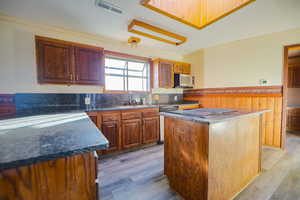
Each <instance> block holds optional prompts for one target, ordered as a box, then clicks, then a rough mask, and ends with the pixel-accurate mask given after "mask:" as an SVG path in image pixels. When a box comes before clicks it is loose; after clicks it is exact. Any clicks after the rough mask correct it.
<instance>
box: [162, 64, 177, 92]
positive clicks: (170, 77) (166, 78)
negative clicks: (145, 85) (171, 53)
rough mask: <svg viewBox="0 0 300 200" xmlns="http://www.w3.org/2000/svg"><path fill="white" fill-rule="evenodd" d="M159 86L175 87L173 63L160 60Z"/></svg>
mask: <svg viewBox="0 0 300 200" xmlns="http://www.w3.org/2000/svg"><path fill="white" fill-rule="evenodd" d="M158 70H159V75H158V76H159V88H173V86H174V74H173V64H172V63H170V62H166V61H160V62H159V69H158Z"/></svg>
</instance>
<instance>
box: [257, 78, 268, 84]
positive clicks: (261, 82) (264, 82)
mask: <svg viewBox="0 0 300 200" xmlns="http://www.w3.org/2000/svg"><path fill="white" fill-rule="evenodd" d="M267 84H268V81H267V80H266V79H260V80H259V85H267Z"/></svg>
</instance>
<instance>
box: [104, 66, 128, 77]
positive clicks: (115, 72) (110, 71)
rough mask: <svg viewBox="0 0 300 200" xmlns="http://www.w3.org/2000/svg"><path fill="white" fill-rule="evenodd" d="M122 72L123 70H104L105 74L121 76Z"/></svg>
mask: <svg viewBox="0 0 300 200" xmlns="http://www.w3.org/2000/svg"><path fill="white" fill-rule="evenodd" d="M123 72H124V70H118V69H110V68H105V73H106V74H118V75H122V76H123Z"/></svg>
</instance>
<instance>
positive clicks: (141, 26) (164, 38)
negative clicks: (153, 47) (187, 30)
mask: <svg viewBox="0 0 300 200" xmlns="http://www.w3.org/2000/svg"><path fill="white" fill-rule="evenodd" d="M128 31H129V32H131V33H135V34H138V35H142V36H145V37H148V38H151V39H154V40H158V41H161V42H166V43H169V44H173V45H176V46H178V45H180V44H182V43H184V42H185V41H186V37H184V36H181V35H178V34H175V33H172V32H169V31H167V30H164V29H161V28H159V27H156V26H152V25H150V24H147V23H144V22H141V21H138V20H136V19H134V20H133V21H132V22H131V23H130V24H129V26H128Z"/></svg>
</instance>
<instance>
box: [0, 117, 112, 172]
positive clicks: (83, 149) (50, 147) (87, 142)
mask: <svg viewBox="0 0 300 200" xmlns="http://www.w3.org/2000/svg"><path fill="white" fill-rule="evenodd" d="M107 147H108V141H107V139H106V138H105V137H104V135H103V134H102V133H101V131H99V129H98V128H97V127H96V126H95V125H94V124H93V122H92V121H91V120H90V119H89V117H88V116H87V114H85V113H84V112H77V113H75V112H73V113H63V114H47V115H35V116H30V117H20V118H14V119H7V120H0V170H4V169H10V168H16V167H20V166H25V165H30V164H34V163H36V162H41V161H48V160H54V159H57V158H63V157H67V156H71V155H77V154H83V153H87V152H91V151H95V150H101V149H106V148H107Z"/></svg>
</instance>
